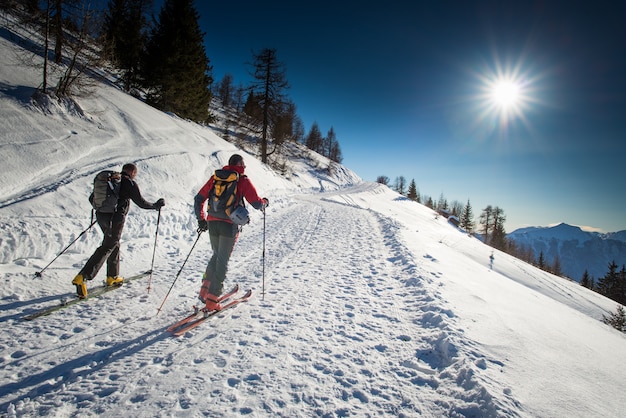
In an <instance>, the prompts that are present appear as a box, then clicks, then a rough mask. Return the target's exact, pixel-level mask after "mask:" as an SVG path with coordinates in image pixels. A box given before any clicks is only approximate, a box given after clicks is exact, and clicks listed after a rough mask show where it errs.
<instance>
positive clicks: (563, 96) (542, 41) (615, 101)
mask: <svg viewBox="0 0 626 418" xmlns="http://www.w3.org/2000/svg"><path fill="white" fill-rule="evenodd" d="M157 3H159V2H158V1H157ZM196 8H197V10H198V12H199V14H200V24H201V27H202V30H203V31H204V32H205V33H206V36H205V40H206V42H205V44H206V52H207V56H208V57H209V59H210V61H211V64H212V65H213V75H214V78H215V79H216V81H219V80H221V78H222V77H223V76H224V75H225V74H226V73H230V74H232V75H233V77H234V79H235V83H236V84H238V83H239V82H241V83H243V84H244V85H245V84H247V83H248V82H249V80H250V76H249V67H247V66H246V64H245V63H246V62H251V61H252V53H251V51H259V50H260V49H262V48H275V49H276V50H277V53H278V58H279V59H280V61H282V62H283V63H284V65H285V68H286V76H287V79H288V81H289V83H290V85H291V88H290V89H289V90H288V92H287V94H288V96H289V97H290V98H291V99H292V100H293V101H294V103H295V104H296V106H297V109H298V114H299V115H300V117H301V118H302V120H303V122H304V124H305V128H306V130H307V132H308V130H309V129H310V127H311V125H312V124H313V122H317V123H318V125H319V127H320V129H321V131H322V133H323V134H326V133H327V132H328V130H329V129H330V128H331V127H333V129H334V131H335V133H336V135H337V139H338V141H339V143H340V146H341V149H342V152H343V156H344V160H343V163H344V165H346V166H347V167H348V168H350V169H352V170H354V171H356V172H357V173H358V174H359V175H360V176H361V177H363V178H364V179H365V180H371V181H374V180H376V178H377V177H378V176H380V175H386V176H387V177H389V178H390V179H391V180H392V182H393V181H394V180H395V178H396V177H398V176H404V177H405V178H406V180H407V181H411V180H412V179H414V180H415V182H416V184H417V187H418V189H419V191H420V193H421V194H422V195H429V196H431V197H432V198H433V199H438V198H439V196H440V195H441V194H443V195H444V196H445V197H446V198H447V199H448V201H452V200H458V201H460V202H462V203H465V202H467V200H468V199H469V200H470V202H471V204H472V207H473V210H474V214H475V216H476V218H477V217H478V215H479V214H480V212H481V211H482V209H483V208H484V207H485V206H487V205H492V206H499V207H501V208H502V209H503V210H504V213H505V215H506V216H507V222H506V224H505V227H506V230H507V232H512V231H513V230H514V229H517V228H520V227H524V226H547V225H550V224H555V223H560V222H566V223H569V224H573V225H579V226H584V227H593V228H596V229H599V230H602V231H605V232H613V231H618V230H624V229H626V210H625V208H626V187H625V186H626V184H625V182H626V170H625V169H624V162H623V160H624V159H625V158H626V23H624V22H625V21H626V3H625V2H623V1H599V2H587V1H585V2H582V1H561V0H554V1H437V2H433V1H428V2H426V1H420V0H416V1H393V0H389V1H367V0H361V1H343V2H342V1H332V2H331V1H325V0H324V1H315V2H306V1H305V2H298V1H293V0H291V1H283V0H279V1H273V0H268V1H265V2H261V1H247V0H238V1H234V2H228V1H219V2H217V1H196ZM497 73H500V74H505V75H512V76H514V78H516V79H517V80H518V81H519V82H521V83H522V85H523V90H522V91H523V96H524V98H525V100H524V102H523V106H521V107H520V108H518V111H517V112H515V113H513V114H511V115H509V117H508V118H504V117H502V115H500V114H499V113H498V112H497V110H496V109H492V108H489V104H490V102H489V101H487V100H485V97H484V96H485V91H486V89H487V81H488V80H493V79H495V78H496V76H495V74H497Z"/></svg>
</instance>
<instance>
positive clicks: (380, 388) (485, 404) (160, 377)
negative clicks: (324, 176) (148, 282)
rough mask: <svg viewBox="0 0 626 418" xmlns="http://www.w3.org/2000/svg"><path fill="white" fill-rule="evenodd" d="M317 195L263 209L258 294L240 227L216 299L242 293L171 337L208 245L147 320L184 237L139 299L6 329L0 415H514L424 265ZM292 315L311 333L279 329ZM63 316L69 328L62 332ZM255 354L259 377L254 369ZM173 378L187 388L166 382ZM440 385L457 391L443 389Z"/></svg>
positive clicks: (110, 300) (351, 208) (133, 291)
mask: <svg viewBox="0 0 626 418" xmlns="http://www.w3.org/2000/svg"><path fill="white" fill-rule="evenodd" d="M323 195H324V194H320V195H319V196H317V195H305V196H297V197H294V198H293V200H292V201H289V202H283V203H282V204H281V203H279V204H278V205H277V206H278V207H276V208H268V212H267V218H266V254H265V290H266V293H265V295H262V294H261V290H262V242H263V227H262V218H259V217H258V216H257V217H256V218H255V222H254V223H253V224H251V225H249V226H246V227H244V229H243V232H242V234H241V235H240V239H239V241H238V243H237V246H236V248H235V251H234V253H233V256H232V258H231V263H230V269H229V275H228V277H229V278H228V279H227V281H226V282H225V287H230V286H232V285H233V284H234V283H235V282H238V283H239V284H240V285H241V287H242V288H243V289H245V288H249V287H252V288H253V289H254V291H255V294H254V297H253V298H252V299H251V300H250V301H249V302H247V303H245V304H242V305H240V306H239V307H237V308H235V309H232V310H228V311H225V312H224V313H223V314H220V315H219V317H218V318H213V319H210V320H208V321H207V322H206V323H205V324H203V325H201V326H200V327H198V328H196V329H195V330H193V331H191V332H188V333H187V334H185V335H184V336H182V337H179V338H173V337H171V336H170V335H169V334H168V333H167V332H166V331H165V328H166V327H167V326H168V325H169V324H170V323H172V322H174V321H175V320H177V319H178V318H181V317H182V316H184V315H186V314H187V312H188V311H189V309H190V308H191V305H192V304H193V303H194V302H195V296H196V293H197V291H198V290H199V286H200V278H201V275H202V271H203V270H204V267H205V263H206V262H207V261H208V257H209V255H210V248H209V244H208V237H201V238H200V239H199V242H198V244H197V247H196V249H195V250H194V252H193V253H191V254H190V257H189V261H188V264H187V266H185V268H184V270H182V274H180V276H179V277H178V281H177V282H176V283H175V287H173V291H172V292H171V294H170V295H169V297H168V299H167V300H166V302H165V304H164V307H163V313H161V314H159V315H158V316H155V313H156V307H158V305H159V304H160V302H161V301H162V300H163V298H164V296H165V294H166V292H167V289H168V288H169V285H170V284H171V283H172V281H173V280H174V278H175V276H176V274H177V273H178V272H180V268H181V263H182V261H183V260H184V258H185V256H186V254H187V253H188V251H189V250H190V249H191V245H192V243H193V240H194V239H195V237H194V236H188V237H185V242H187V243H188V245H186V246H185V247H186V248H181V247H182V246H181V245H180V241H174V240H172V239H171V237H167V236H166V237H164V238H162V239H161V245H162V246H163V250H162V251H161V252H162V253H164V254H168V255H167V259H166V262H167V263H168V265H167V266H166V267H162V266H161V267H160V269H158V270H157V273H155V275H154V277H153V284H152V285H153V288H154V289H155V290H154V291H153V292H152V293H151V294H150V295H146V292H145V286H144V284H142V282H134V283H131V284H129V285H127V286H126V287H123V288H122V290H120V291H124V292H125V293H126V295H125V296H124V297H119V294H116V293H117V292H118V291H116V292H112V293H111V294H110V295H112V296H111V297H102V298H100V299H97V300H94V301H91V302H87V303H84V304H79V305H78V306H76V307H75V308H70V309H67V310H65V311H62V312H59V313H55V314H53V316H50V317H48V318H47V319H41V320H37V321H33V322H31V323H26V324H24V323H20V324H19V326H18V327H17V328H30V330H29V331H30V332H24V330H23V329H21V330H19V331H18V330H13V331H11V330H9V332H14V333H15V338H16V339H19V338H23V339H24V340H23V341H19V340H18V341H16V345H15V346H14V347H12V349H13V352H12V353H11V355H10V359H8V360H5V361H4V365H3V366H4V367H3V371H2V372H1V373H2V376H3V379H2V381H4V382H12V383H5V384H3V385H1V386H0V401H1V402H2V403H1V404H0V411H7V410H8V409H10V404H13V405H17V406H18V408H19V410H20V411H26V412H30V413H33V414H36V415H39V416H59V414H60V415H68V416H69V415H72V416H99V415H101V414H106V415H107V416H172V415H178V414H181V415H186V413H189V414H191V415H193V416H221V415H222V414H226V415H252V416H259V415H263V416H266V415H267V416H282V417H294V416H302V417H306V416H354V415H357V416H380V415H393V416H416V415H427V416H428V415H430V416H438V415H447V416H470V415H477V416H478V415H480V416H500V415H508V416H515V415H516V412H515V406H514V405H513V404H511V405H501V404H499V403H498V401H496V400H494V399H493V398H492V396H491V395H490V394H489V392H488V390H487V389H486V386H485V384H483V382H479V381H478V380H477V379H476V378H475V377H474V373H473V368H475V367H479V368H481V369H484V368H486V367H488V366H487V365H486V362H485V360H484V358H482V357H481V356H480V354H477V353H476V351H473V348H472V347H464V346H461V345H460V344H459V343H457V342H456V341H454V338H453V336H451V333H449V330H451V329H453V328H454V314H453V313H452V312H451V311H445V310H442V309H441V308H440V306H441V305H442V302H441V301H440V300H437V299H438V295H437V292H436V286H437V284H436V279H437V272H436V269H435V270H433V271H428V270H427V269H426V268H425V267H426V266H420V265H419V264H417V263H415V261H414V260H412V256H411V254H410V252H409V251H408V250H407V249H406V248H405V247H404V246H403V244H402V243H401V242H399V241H398V238H397V229H398V226H396V225H394V223H393V221H391V220H389V219H387V218H384V217H382V216H381V215H380V214H377V213H375V212H373V211H370V210H367V209H362V208H359V207H357V205H355V204H354V202H353V201H351V199H350V197H349V195H345V194H344V195H342V198H343V199H344V201H345V203H344V204H342V203H337V202H333V201H327V200H325V199H323V198H322V197H323ZM150 228H151V226H146V229H150ZM292 231H299V233H298V234H293V233H292ZM180 238H181V237H179V239H180ZM145 240H146V245H148V244H149V241H150V239H149V236H148V235H147V236H146V238H145ZM380 242H385V246H384V247H380V245H379V244H378V243H380ZM134 245H137V244H134ZM381 248H382V249H383V250H384V253H380V251H381ZM318 260H327V262H326V263H321V264H320V263H319V262H317V261H318ZM424 260H425V261H421V263H423V264H424V263H427V265H428V264H433V265H435V264H434V263H433V261H432V260H429V259H428V257H425V258H424ZM123 263H124V262H123ZM159 276H162V277H159ZM320 278H323V280H320ZM144 283H145V282H144ZM319 287H322V289H319ZM311 289H315V290H314V291H311ZM320 290H322V292H320ZM319 294H322V295H324V297H323V299H321V300H320V299H319V298H318V297H317V296H316V295H319ZM301 315H305V316H306V318H305V320H306V321H305V323H307V324H309V326H308V327H305V328H302V327H293V326H291V324H292V323H294V322H295V323H303V321H302V319H301V318H299V317H300V316H301ZM63 316H65V317H66V318H67V317H71V318H73V325H72V327H71V328H70V329H68V328H67V327H65V326H64V325H67V324H68V323H70V321H60V319H61V318H62V317H63ZM258 329H263V330H264V332H263V333H261V334H259V333H258V332H255V330H258ZM38 334H40V335H42V336H45V338H49V336H50V335H55V336H57V337H58V340H59V344H60V345H61V346H63V349H62V350H61V349H55V347H41V346H39V345H38V344H37V341H38V338H37V335H38ZM20 335H25V336H28V337H19V336H20ZM128 335H137V337H135V338H131V339H128V338H127V336H128ZM371 335H375V336H376V339H375V340H371V339H370V338H369V337H368V336H371ZM463 344H465V345H469V343H468V342H464V343H463ZM345 346H354V347H358V348H355V349H354V350H351V351H346V350H345ZM18 347H23V348H21V349H20V348H18ZM4 348H5V350H4V351H6V350H7V348H8V347H4ZM63 353H74V354H75V355H74V356H72V357H64V356H63ZM320 353H321V354H320ZM260 355H262V356H264V357H265V358H264V361H263V362H260V363H261V364H263V365H264V367H262V368H259V367H258V366H254V365H255V364H258V363H259V362H258V358H257V357H258V356H260ZM26 356H29V357H31V356H37V357H39V359H40V361H39V362H37V363H36V364H37V365H38V367H37V368H36V369H35V370H29V369H24V368H23V367H22V362H21V361H20V359H21V358H24V357H26ZM29 363H31V362H29ZM372 364H376V366H375V367H371V365H372ZM120 370H123V372H120ZM373 370H375V372H373ZM173 374H176V376H173ZM179 374H182V375H183V376H180V375H179ZM169 377H172V378H171V379H170V378H169ZM183 377H184V379H183ZM180 380H184V381H186V382H188V385H185V387H172V386H171V384H170V382H171V381H180ZM444 380H446V381H455V384H454V385H453V386H456V387H458V392H456V393H443V392H442V391H441V390H440V388H447V387H449V382H448V383H446V384H445V385H442V384H441V383H442V381H444ZM496 386H497V385H496ZM317 387H323V388H325V391H324V392H323V393H320V392H317V391H316V388H317ZM154 394H160V396H159V397H158V398H157V399H155V398H154ZM432 399H437V401H436V402H435V404H433V402H434V401H432ZM63 411H64V412H63ZM218 411H219V412H218Z"/></svg>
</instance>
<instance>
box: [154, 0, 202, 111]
mask: <svg viewBox="0 0 626 418" xmlns="http://www.w3.org/2000/svg"><path fill="white" fill-rule="evenodd" d="M198 19H199V16H198V12H197V11H196V9H195V8H194V6H193V0H165V3H164V4H163V7H162V8H161V12H160V13H159V20H158V23H157V26H156V28H155V30H154V31H153V32H152V34H151V36H150V39H149V41H148V43H147V48H146V54H145V56H144V65H143V68H142V73H143V76H144V82H145V85H146V87H147V88H148V89H149V90H148V94H147V101H148V103H150V104H152V105H153V106H155V107H157V108H158V109H161V110H163V111H170V112H174V113H176V114H177V115H179V116H181V117H183V118H188V119H191V120H194V121H196V122H207V121H208V120H209V104H210V101H211V92H210V84H211V83H212V81H213V80H212V78H211V76H210V73H211V70H212V68H211V67H210V66H209V59H208V58H207V56H206V53H205V49H204V44H203V33H202V32H201V31H200V27H199V25H198Z"/></svg>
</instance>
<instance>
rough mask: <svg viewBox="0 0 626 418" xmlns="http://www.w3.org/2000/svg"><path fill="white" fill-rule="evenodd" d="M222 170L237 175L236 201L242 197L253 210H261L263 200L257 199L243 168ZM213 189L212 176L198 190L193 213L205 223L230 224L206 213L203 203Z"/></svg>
mask: <svg viewBox="0 0 626 418" xmlns="http://www.w3.org/2000/svg"><path fill="white" fill-rule="evenodd" d="M223 169H224V170H229V171H236V172H238V173H239V182H238V183H237V193H236V195H235V196H236V199H237V201H239V200H241V198H242V197H244V198H245V199H246V200H247V201H248V202H249V203H250V204H251V205H252V207H253V208H255V209H261V208H262V207H263V199H262V198H261V197H259V195H258V193H257V191H256V188H255V187H254V185H253V184H252V182H251V181H250V179H249V178H248V177H247V176H244V175H243V172H244V167H241V166H239V165H236V166H235V165H227V166H224V168H223ZM212 187H213V176H211V178H210V179H209V181H207V182H206V184H205V185H204V186H202V188H201V189H200V191H199V192H198V194H197V195H196V197H195V199H194V212H195V213H196V218H197V219H198V220H200V219H206V220H207V221H222V222H229V223H232V222H231V220H230V219H222V218H216V217H214V216H211V215H208V214H207V212H206V205H205V202H206V201H207V199H208V198H209V191H210V190H211V188H212Z"/></svg>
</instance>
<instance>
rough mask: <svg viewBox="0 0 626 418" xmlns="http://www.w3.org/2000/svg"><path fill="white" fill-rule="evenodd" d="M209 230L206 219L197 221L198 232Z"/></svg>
mask: <svg viewBox="0 0 626 418" xmlns="http://www.w3.org/2000/svg"><path fill="white" fill-rule="evenodd" d="M208 230H209V223H208V222H207V221H206V219H198V232H204V231H208Z"/></svg>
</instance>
